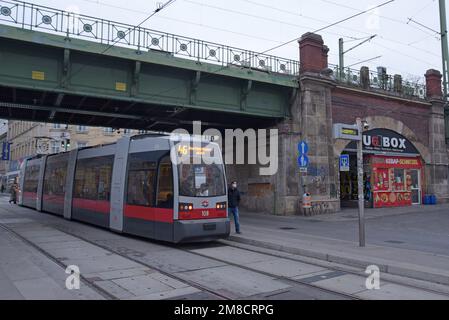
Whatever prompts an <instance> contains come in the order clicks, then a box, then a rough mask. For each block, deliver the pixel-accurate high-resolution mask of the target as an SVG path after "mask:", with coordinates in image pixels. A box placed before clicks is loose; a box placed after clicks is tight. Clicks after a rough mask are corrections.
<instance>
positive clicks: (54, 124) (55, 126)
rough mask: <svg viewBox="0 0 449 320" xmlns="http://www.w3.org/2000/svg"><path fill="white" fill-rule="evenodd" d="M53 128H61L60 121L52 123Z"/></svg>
mask: <svg viewBox="0 0 449 320" xmlns="http://www.w3.org/2000/svg"><path fill="white" fill-rule="evenodd" d="M53 129H61V124H60V123H53Z"/></svg>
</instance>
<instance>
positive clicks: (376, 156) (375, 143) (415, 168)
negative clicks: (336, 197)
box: [340, 129, 425, 208]
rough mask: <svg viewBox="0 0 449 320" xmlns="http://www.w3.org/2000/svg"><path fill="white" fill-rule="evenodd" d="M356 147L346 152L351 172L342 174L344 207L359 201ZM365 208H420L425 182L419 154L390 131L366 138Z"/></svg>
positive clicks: (370, 133) (352, 145)
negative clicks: (418, 206)
mask: <svg viewBox="0 0 449 320" xmlns="http://www.w3.org/2000/svg"><path fill="white" fill-rule="evenodd" d="M355 151H356V145H355V143H354V142H352V143H350V144H349V145H348V146H347V148H346V149H345V150H344V151H343V154H345V153H346V154H349V156H350V167H349V171H346V172H340V190H341V192H340V194H341V200H342V206H345V204H346V205H348V204H349V206H353V204H354V201H355V200H357V198H358V195H357V172H356V154H355ZM363 163H364V168H363V170H364V181H363V184H364V194H365V206H367V207H374V208H382V207H400V206H411V205H413V204H421V201H422V189H423V184H424V181H425V179H424V178H425V177H424V175H423V173H424V170H423V162H422V159H421V156H420V154H419V152H418V150H417V149H416V148H415V146H414V145H413V144H412V143H411V142H410V141H409V140H408V139H406V138H405V137H403V136H402V135H400V134H398V133H397V132H394V131H392V130H388V129H373V130H369V131H367V132H364V134H363Z"/></svg>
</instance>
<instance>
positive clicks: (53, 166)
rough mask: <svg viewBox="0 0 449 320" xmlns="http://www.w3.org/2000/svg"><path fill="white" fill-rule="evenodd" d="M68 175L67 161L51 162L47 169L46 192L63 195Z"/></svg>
mask: <svg viewBox="0 0 449 320" xmlns="http://www.w3.org/2000/svg"><path fill="white" fill-rule="evenodd" d="M66 175H67V161H58V162H53V163H52V162H49V163H48V164H47V167H46V169H45V177H44V194H47V195H57V196H63V195H64V194H65V182H66Z"/></svg>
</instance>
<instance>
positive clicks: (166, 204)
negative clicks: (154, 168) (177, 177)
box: [157, 156, 173, 208]
mask: <svg viewBox="0 0 449 320" xmlns="http://www.w3.org/2000/svg"><path fill="white" fill-rule="evenodd" d="M157 185H158V190H157V207H159V208H173V169H172V164H171V159H170V156H166V157H164V158H162V160H161V161H160V163H159V175H158V184H157Z"/></svg>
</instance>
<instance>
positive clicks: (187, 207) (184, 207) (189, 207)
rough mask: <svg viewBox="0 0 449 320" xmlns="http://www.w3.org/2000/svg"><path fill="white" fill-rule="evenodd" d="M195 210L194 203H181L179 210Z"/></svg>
mask: <svg viewBox="0 0 449 320" xmlns="http://www.w3.org/2000/svg"><path fill="white" fill-rule="evenodd" d="M192 210H193V204H191V203H180V204H179V211H192Z"/></svg>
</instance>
